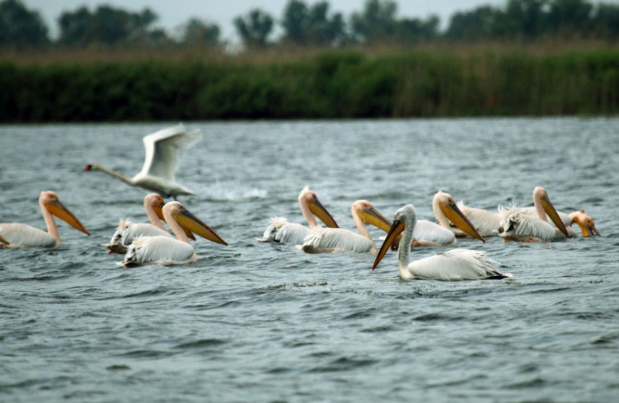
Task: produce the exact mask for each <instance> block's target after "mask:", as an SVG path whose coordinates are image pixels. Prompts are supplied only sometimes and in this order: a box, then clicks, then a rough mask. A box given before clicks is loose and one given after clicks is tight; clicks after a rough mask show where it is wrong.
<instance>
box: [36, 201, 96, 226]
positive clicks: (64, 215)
mask: <svg viewBox="0 0 619 403" xmlns="http://www.w3.org/2000/svg"><path fill="white" fill-rule="evenodd" d="M47 210H49V212H50V213H52V214H53V215H55V216H56V217H58V218H60V219H61V220H63V221H64V222H66V223H67V224H69V225H70V226H72V227H73V228H75V229H76V230H78V231H81V232H83V233H84V234H86V235H90V232H88V230H87V229H86V227H84V225H83V224H82V223H81V222H80V220H78V219H77V217H75V216H74V215H73V213H71V212H70V211H69V209H68V208H66V207H65V206H64V204H62V203H61V202H60V200H56V201H54V202H52V203H50V204H48V205H47Z"/></svg>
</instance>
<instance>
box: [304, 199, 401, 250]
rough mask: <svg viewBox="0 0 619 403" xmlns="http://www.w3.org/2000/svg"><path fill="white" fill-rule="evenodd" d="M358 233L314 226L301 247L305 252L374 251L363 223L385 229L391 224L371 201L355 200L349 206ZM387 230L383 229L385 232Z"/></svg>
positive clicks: (370, 238) (374, 248) (372, 243)
mask: <svg viewBox="0 0 619 403" xmlns="http://www.w3.org/2000/svg"><path fill="white" fill-rule="evenodd" d="M350 210H351V213H352V217H353V220H354V221H355V225H356V226H357V229H358V230H359V232H360V234H357V233H355V232H353V231H350V230H347V229H344V228H315V229H313V230H312V232H311V234H310V235H308V236H307V237H306V238H305V240H304V241H303V245H302V246H301V249H302V250H303V251H304V252H307V253H331V252H356V253H365V252H372V253H376V245H374V241H372V237H371V236H370V233H369V232H368V230H367V228H366V227H365V224H371V225H374V226H376V227H378V228H381V229H383V230H385V228H389V226H390V225H391V224H390V222H389V220H387V219H386V218H385V217H383V215H382V214H380V213H379V212H378V211H377V210H376V209H375V208H374V206H372V203H370V202H368V201H366V200H357V201H356V202H354V203H353V204H352V207H351V208H350ZM386 231H387V230H385V232H386Z"/></svg>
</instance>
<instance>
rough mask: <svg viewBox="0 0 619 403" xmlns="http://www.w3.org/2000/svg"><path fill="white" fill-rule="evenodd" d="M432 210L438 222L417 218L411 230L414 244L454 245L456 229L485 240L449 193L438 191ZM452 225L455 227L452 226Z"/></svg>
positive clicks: (433, 200)
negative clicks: (412, 230) (413, 228)
mask: <svg viewBox="0 0 619 403" xmlns="http://www.w3.org/2000/svg"><path fill="white" fill-rule="evenodd" d="M432 211H434V216H435V217H436V219H437V220H438V222H439V224H438V225H437V224H435V223H433V222H430V221H428V220H417V225H416V226H415V230H414V232H413V239H414V241H413V244H414V246H444V245H455V244H456V231H458V232H459V233H462V234H467V235H469V236H471V237H473V238H477V239H479V240H480V241H482V242H486V241H485V239H484V237H483V236H481V235H480V234H479V232H478V231H477V229H476V228H475V226H474V225H473V224H472V223H471V221H469V219H468V218H467V217H466V215H464V213H463V212H462V211H461V210H460V208H459V207H458V205H457V204H456V201H455V200H454V199H453V197H451V195H450V194H448V193H444V192H441V191H438V192H437V193H436V194H435V195H434V198H433V199H432ZM452 223H453V224H452ZM452 225H454V226H455V228H452ZM386 231H388V229H387V230H386Z"/></svg>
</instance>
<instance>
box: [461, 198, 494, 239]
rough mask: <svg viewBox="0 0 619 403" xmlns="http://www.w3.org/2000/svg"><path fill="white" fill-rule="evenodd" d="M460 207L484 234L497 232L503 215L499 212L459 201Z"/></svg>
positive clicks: (489, 234)
mask: <svg viewBox="0 0 619 403" xmlns="http://www.w3.org/2000/svg"><path fill="white" fill-rule="evenodd" d="M458 208H459V209H460V211H462V213H463V214H464V215H465V216H466V218H468V219H469V221H470V222H471V224H473V226H474V227H475V229H477V231H478V232H479V233H480V234H481V235H482V236H493V235H496V234H497V229H498V228H499V225H500V222H501V217H500V216H499V215H498V214H495V213H492V212H490V211H486V210H483V209H479V208H474V207H467V206H465V205H464V203H463V202H459V203H458Z"/></svg>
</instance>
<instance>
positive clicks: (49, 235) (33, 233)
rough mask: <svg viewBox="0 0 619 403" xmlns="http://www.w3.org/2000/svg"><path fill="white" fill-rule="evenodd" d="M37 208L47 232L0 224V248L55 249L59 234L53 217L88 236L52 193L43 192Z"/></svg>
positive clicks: (23, 226) (25, 226) (75, 218)
mask: <svg viewBox="0 0 619 403" xmlns="http://www.w3.org/2000/svg"><path fill="white" fill-rule="evenodd" d="M39 206H41V213H43V219H44V220H45V225H46V226H47V232H45V231H42V230H40V229H38V228H34V227H31V226H29V225H26V224H17V223H13V224H0V238H2V239H1V240H0V242H3V243H4V245H0V248H35V247H40V248H57V247H59V246H60V234H59V233H58V227H57V226H56V221H55V220H54V216H56V217H58V218H60V219H61V220H63V221H65V222H66V223H67V224H69V225H70V226H72V227H73V228H75V229H76V230H78V231H81V232H83V233H85V234H86V235H90V233H89V232H88V230H87V229H86V227H84V226H83V225H82V223H81V222H80V221H79V220H78V219H77V217H75V216H74V215H73V213H71V212H70V211H69V209H67V208H66V207H65V206H64V205H63V204H62V203H61V202H60V200H58V195H56V193H54V192H52V191H43V192H41V195H40V196H39Z"/></svg>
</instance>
